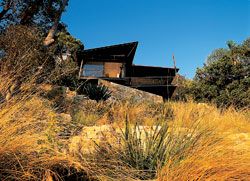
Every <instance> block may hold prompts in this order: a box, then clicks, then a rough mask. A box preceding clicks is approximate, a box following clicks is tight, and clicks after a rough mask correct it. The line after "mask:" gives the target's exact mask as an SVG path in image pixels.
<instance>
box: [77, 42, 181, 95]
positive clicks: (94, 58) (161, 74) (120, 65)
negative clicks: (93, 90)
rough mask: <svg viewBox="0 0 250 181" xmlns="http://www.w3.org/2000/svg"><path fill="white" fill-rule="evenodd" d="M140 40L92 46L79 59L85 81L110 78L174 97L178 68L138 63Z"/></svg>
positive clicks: (111, 80)
mask: <svg viewBox="0 0 250 181" xmlns="http://www.w3.org/2000/svg"><path fill="white" fill-rule="evenodd" d="M137 45H138V42H131V43H125V44H119V45H112V46H106V47H101V48H94V49H88V50H85V51H84V52H83V59H82V60H81V62H79V65H80V72H79V78H80V79H81V80H88V81H97V80H98V79H103V80H107V81H110V82H114V83H117V84H121V85H125V86H129V87H131V88H135V89H139V90H142V91H146V92H149V93H153V94H156V95H160V96H162V97H163V99H164V100H165V99H168V98H170V97H171V96H172V94H173V92H174V90H175V88H176V86H174V85H172V84H171V83H172V81H173V79H174V77H175V75H176V73H177V72H178V69H177V68H167V67H153V66H144V65H134V64H133V59H134V56H135V53H136V48H137Z"/></svg>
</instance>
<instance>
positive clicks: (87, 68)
mask: <svg viewBox="0 0 250 181" xmlns="http://www.w3.org/2000/svg"><path fill="white" fill-rule="evenodd" d="M82 74H83V76H91V77H103V64H85V65H84V66H83V72H82Z"/></svg>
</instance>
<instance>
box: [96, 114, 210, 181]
mask: <svg viewBox="0 0 250 181" xmlns="http://www.w3.org/2000/svg"><path fill="white" fill-rule="evenodd" d="M121 133H122V134H121V135H120V134H118V135H117V134H114V135H113V136H112V137H113V138H116V141H117V142H118V143H116V144H114V141H115V140H112V142H110V141H109V140H107V139H105V134H104V135H103V136H104V142H101V143H96V145H97V146H96V159H97V166H99V167H103V163H105V169H107V170H111V169H114V167H115V169H116V172H122V171H123V170H125V168H126V166H127V167H128V168H129V169H130V170H131V169H132V170H134V171H133V172H132V173H130V175H131V176H132V177H133V178H135V179H142V180H147V179H154V178H156V175H157V170H161V168H162V167H163V166H164V165H166V164H167V163H170V162H171V165H173V166H175V165H176V164H178V163H180V162H181V161H182V160H183V159H184V158H185V156H186V153H188V152H189V151H191V150H192V148H193V147H195V146H197V145H198V144H199V141H200V139H201V138H202V137H206V134H207V132H205V131H203V130H201V131H198V130H197V132H195V131H194V130H191V129H190V130H189V129H185V131H181V130H180V129H179V128H175V127H169V126H168V123H167V122H161V123H158V124H157V125H156V126H140V125H138V124H137V123H136V124H134V125H130V124H129V121H128V117H127V119H126V122H125V129H124V130H121ZM128 168H126V169H128ZM119 169H121V170H119ZM107 174H111V175H109V176H110V177H114V175H112V174H114V173H107Z"/></svg>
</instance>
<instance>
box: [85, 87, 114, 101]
mask: <svg viewBox="0 0 250 181" xmlns="http://www.w3.org/2000/svg"><path fill="white" fill-rule="evenodd" d="M83 94H85V95H86V96H88V98H90V99H92V100H96V101H97V102H99V101H106V100H107V99H108V98H110V97H111V91H109V89H108V87H106V86H105V85H97V84H91V83H88V84H86V85H84V87H83Z"/></svg>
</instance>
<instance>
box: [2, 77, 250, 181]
mask: <svg viewBox="0 0 250 181" xmlns="http://www.w3.org/2000/svg"><path fill="white" fill-rule="evenodd" d="M7 83H8V82H7ZM9 84H11V82H9ZM1 86H2V87H1ZM7 86H9V85H4V83H3V82H0V87H1V90H2V93H4V92H5V91H7V89H6V87H7ZM32 89H33V88H32V85H31V87H30V85H29V86H27V87H25V86H24V87H22V88H21V92H20V93H19V94H18V95H17V96H14V97H13V98H12V99H11V100H10V101H8V102H5V103H2V104H0V106H1V107H0V178H1V180H67V179H69V178H70V176H72V177H71V179H72V178H74V179H75V178H76V177H77V176H79V175H80V176H81V178H85V176H86V175H88V176H86V177H89V178H91V177H95V178H98V179H99V180H131V177H132V175H135V174H131V173H132V172H136V170H134V169H132V168H130V167H129V166H128V165H126V164H124V166H122V164H123V163H121V160H116V159H114V160H111V161H109V162H107V163H98V162H99V161H100V160H101V159H99V158H98V157H95V156H96V155H88V154H83V153H82V151H81V150H80V149H79V150H75V151H74V154H72V153H70V152H69V151H68V150H70V148H69V146H70V145H72V143H71V144H70V140H74V139H73V138H72V139H69V141H68V142H67V141H65V140H64V142H63V141H62V140H60V138H59V137H58V131H59V130H60V129H61V128H59V127H58V122H60V121H63V120H58V119H59V117H60V116H59V113H58V112H56V110H55V109H54V108H53V107H52V106H51V105H52V104H51V101H50V100H48V99H45V98H43V97H41V96H39V94H40V92H37V90H34V91H30V90H32ZM88 106H89V108H86V111H89V112H85V113H84V114H82V117H81V119H83V120H84V119H85V118H86V117H85V116H84V115H86V113H88V117H87V119H88V120H87V121H88V123H89V122H91V119H95V120H94V122H95V123H97V124H112V126H114V127H116V128H117V127H123V126H124V120H125V118H126V116H128V117H129V118H130V120H131V124H134V123H135V122H137V123H139V124H140V125H142V126H151V125H154V124H156V123H158V122H159V121H167V122H168V125H169V127H170V128H169V130H168V131H169V135H170V136H169V137H168V139H170V141H169V150H171V153H170V154H169V155H168V157H167V158H166V159H167V160H166V163H167V164H166V165H165V166H164V167H163V168H162V169H159V170H158V173H157V175H158V179H159V180H163V181H165V180H248V179H249V178H250V113H249V110H242V111H236V110H234V109H233V108H229V109H227V110H223V111H222V110H219V109H217V108H216V107H214V106H212V105H207V104H196V103H193V102H188V103H176V102H168V103H166V104H159V103H152V102H151V103H149V102H137V103H134V102H131V101H128V102H120V103H116V104H114V105H110V104H109V105H107V106H106V105H105V103H96V105H92V103H91V104H90V105H88ZM90 109H91V111H90ZM80 111H81V110H80ZM97 113H98V115H97ZM79 119H80V118H79ZM85 123H86V120H85ZM85 131H86V130H85ZM191 138H192V139H191ZM77 140H83V139H82V138H79V139H77ZM190 140H191V141H190ZM62 144H63V145H62ZM113 144H116V143H115V142H114V143H113ZM77 146H79V148H80V147H81V146H84V147H85V148H86V147H87V146H88V145H86V144H84V143H83V144H82V145H81V144H80V143H79V144H78V145H77ZM77 146H76V147H77ZM91 157H92V158H91ZM88 158H91V159H90V160H92V162H91V163H89V162H88V160H89V159H88ZM112 158H116V157H112ZM97 163H98V164H97ZM107 164H109V165H107Z"/></svg>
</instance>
